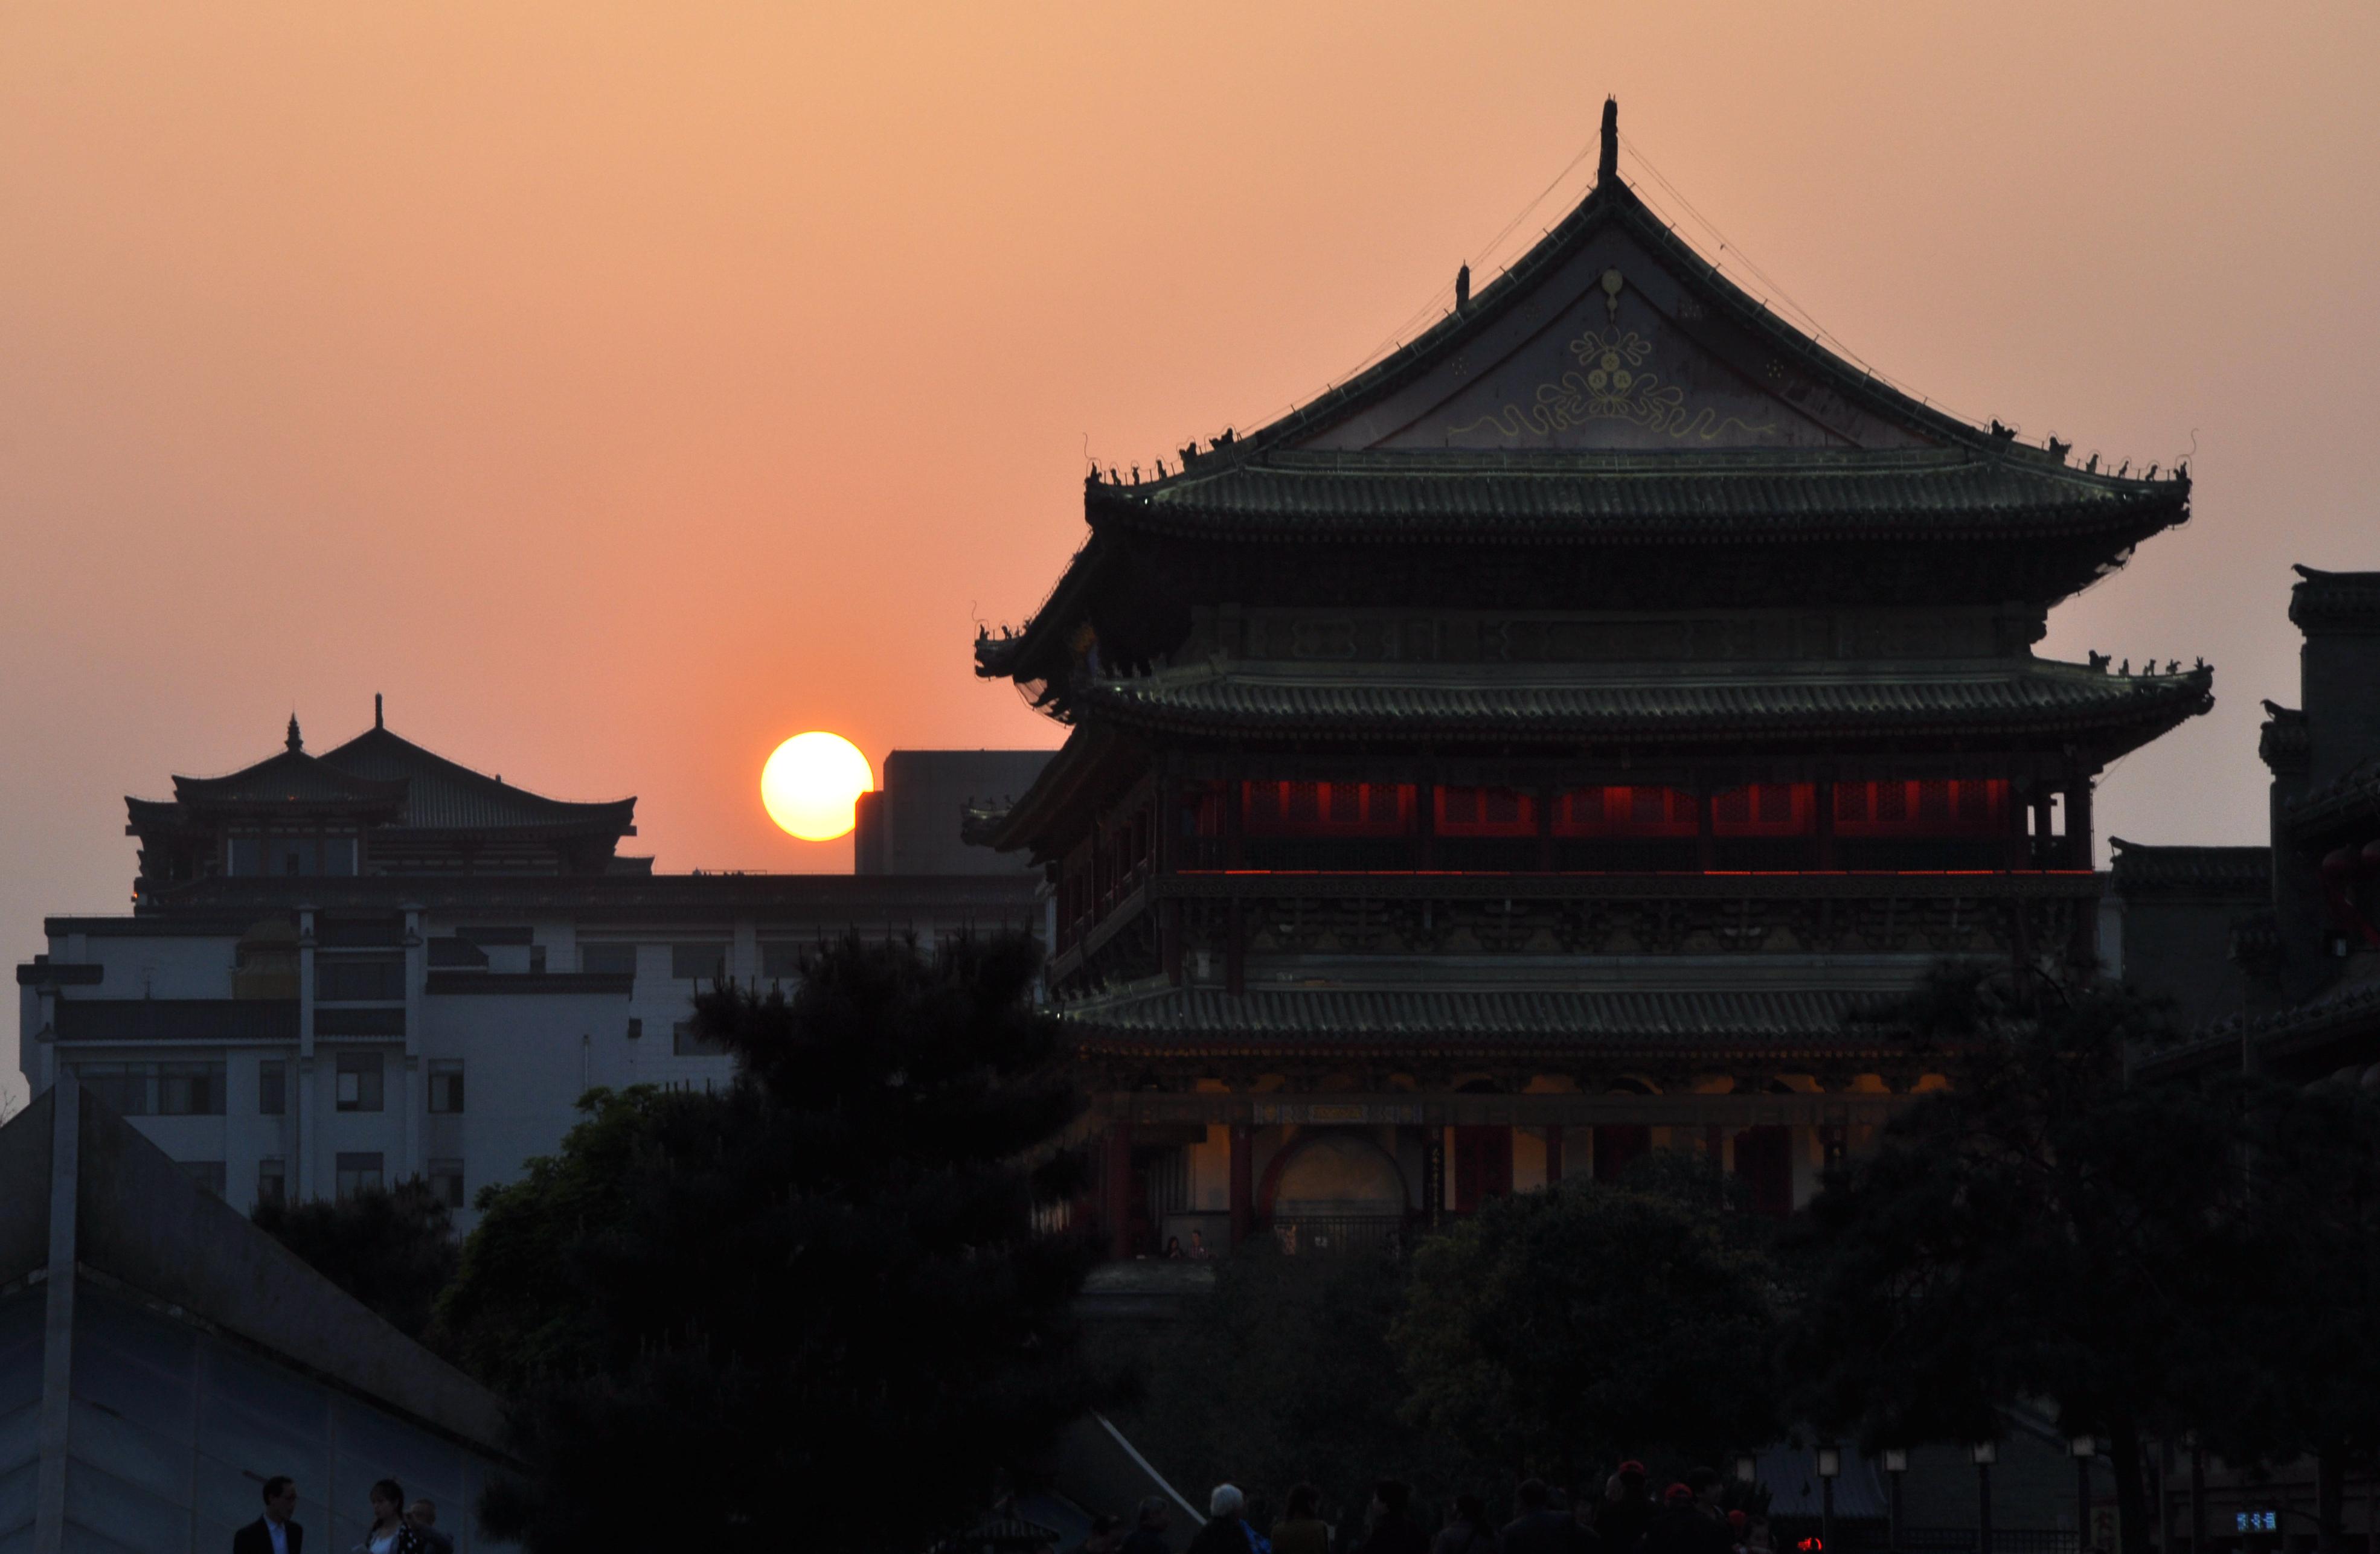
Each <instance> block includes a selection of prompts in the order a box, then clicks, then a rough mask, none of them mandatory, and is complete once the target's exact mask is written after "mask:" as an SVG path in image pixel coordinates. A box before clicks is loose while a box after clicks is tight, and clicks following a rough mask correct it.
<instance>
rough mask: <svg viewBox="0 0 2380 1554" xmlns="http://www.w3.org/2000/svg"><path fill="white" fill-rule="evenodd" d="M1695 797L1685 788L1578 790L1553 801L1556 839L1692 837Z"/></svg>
mask: <svg viewBox="0 0 2380 1554" xmlns="http://www.w3.org/2000/svg"><path fill="white" fill-rule="evenodd" d="M1697 829H1698V828H1697V827H1696V825H1695V823H1694V795H1693V794H1691V793H1689V792H1687V791H1686V790H1685V789H1683V788H1656V787H1609V788H1579V789H1575V790H1573V792H1570V793H1566V794H1563V795H1561V796H1560V798H1558V799H1556V800H1555V801H1554V834H1555V835H1556V836H1692V835H1694V833H1695V832H1696V830H1697Z"/></svg>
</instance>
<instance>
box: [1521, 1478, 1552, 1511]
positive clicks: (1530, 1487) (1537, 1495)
mask: <svg viewBox="0 0 2380 1554" xmlns="http://www.w3.org/2000/svg"><path fill="white" fill-rule="evenodd" d="M1519 1498H1520V1501H1521V1509H1522V1510H1523V1511H1543V1510H1545V1508H1546V1481H1545V1480H1544V1479H1542V1478H1524V1479H1523V1480H1521V1493H1520V1497H1519Z"/></svg>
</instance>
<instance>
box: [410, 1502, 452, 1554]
mask: <svg viewBox="0 0 2380 1554" xmlns="http://www.w3.org/2000/svg"><path fill="white" fill-rule="evenodd" d="M405 1517H406V1520H407V1521H408V1522H411V1523H412V1524H413V1530H414V1531H415V1532H417V1533H419V1534H420V1535H421V1547H422V1548H423V1549H424V1551H425V1554H455V1535H454V1534H452V1533H448V1532H444V1531H442V1530H441V1529H440V1528H439V1525H438V1507H437V1505H436V1503H435V1502H433V1501H431V1500H428V1499H419V1500H416V1501H414V1502H413V1504H412V1505H411V1507H409V1508H408V1509H407V1511H406V1513H405Z"/></svg>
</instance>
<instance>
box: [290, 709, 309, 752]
mask: <svg viewBox="0 0 2380 1554" xmlns="http://www.w3.org/2000/svg"><path fill="white" fill-rule="evenodd" d="M305 747H306V741H305V739H304V737H303V736H301V735H299V734H298V732H297V713H295V712H292V713H290V714H289V748H290V749H291V750H293V751H294V750H302V749H304V748H305Z"/></svg>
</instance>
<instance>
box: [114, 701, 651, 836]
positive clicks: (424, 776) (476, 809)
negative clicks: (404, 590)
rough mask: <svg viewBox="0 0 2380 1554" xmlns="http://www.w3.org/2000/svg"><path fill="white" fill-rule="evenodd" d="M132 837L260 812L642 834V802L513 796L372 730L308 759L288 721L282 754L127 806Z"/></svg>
mask: <svg viewBox="0 0 2380 1554" xmlns="http://www.w3.org/2000/svg"><path fill="white" fill-rule="evenodd" d="M125 803H126V806H127V807H128V811H129V813H130V816H131V819H132V822H133V829H134V830H135V831H140V830H142V829H145V828H148V827H152V826H167V825H174V824H177V823H180V822H182V821H183V820H186V819H188V818H189V817H190V816H191V815H193V814H195V813H198V812H200V811H210V812H220V811H224V810H228V809H239V810H247V809H251V808H256V807H264V808H268V809H272V810H274V811H283V812H285V811H287V810H289V809H291V808H293V807H307V808H314V809H323V810H338V811H341V812H343V813H346V812H353V813H355V815H356V817H357V818H358V819H364V820H367V821H369V822H370V823H371V824H373V825H377V826H386V827H390V828H393V829H397V830H404V831H500V830H501V831H510V830H523V829H527V830H540V829H567V830H573V831H609V832H614V833H616V834H619V835H633V834H635V832H636V808H637V801H636V800H635V799H633V798H623V799H613V800H609V801H604V802H599V803H594V804H577V803H572V802H569V801H567V800H564V799H557V798H547V797H545V796H544V795H540V794H533V793H530V792H528V790H527V789H525V788H517V787H513V786H511V785H509V784H507V783H505V782H504V780H503V779H502V778H500V777H490V776H488V775H486V774H485V773H483V772H479V771H472V770H471V769H470V768H469V767H467V766H463V765H460V764H458V763H456V762H455V761H451V760H448V759H446V758H445V757H443V756H440V755H436V754H433V753H432V752H431V751H429V750H425V749H423V748H422V747H420V746H419V745H416V744H414V743H413V742H412V741H411V740H408V739H404V738H400V737H399V736H397V735H394V734H392V733H390V732H389V731H388V730H387V729H386V728H385V727H383V726H380V725H375V726H373V727H372V728H370V729H368V730H366V731H365V732H364V733H362V734H360V735H357V736H356V737H355V738H353V739H350V740H348V741H347V742H346V744H344V745H341V746H339V747H337V748H336V749H334V750H330V751H328V752H326V753H324V754H322V755H320V756H315V755H310V754H309V753H308V752H307V750H306V748H305V744H304V741H303V740H302V738H301V737H300V736H299V734H298V729H297V719H296V718H294V717H293V718H291V719H290V720H289V738H288V744H287V746H286V747H285V748H284V749H283V750H282V751H281V753H280V754H278V755H275V756H272V757H269V758H268V759H264V760H261V761H258V762H257V763H256V764H255V765H253V766H248V767H243V768H241V769H240V770H239V771H234V772H232V773H230V774H228V775H226V776H222V777H178V776H177V777H176V778H175V779H174V797H173V798H172V799H171V800H159V799H142V798H128V799H126V800H125Z"/></svg>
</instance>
